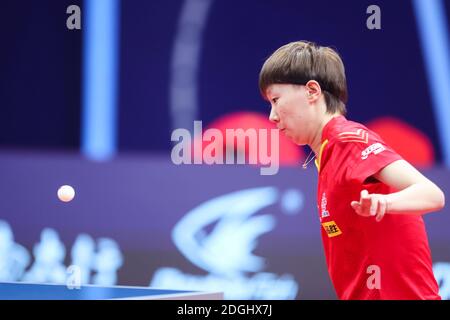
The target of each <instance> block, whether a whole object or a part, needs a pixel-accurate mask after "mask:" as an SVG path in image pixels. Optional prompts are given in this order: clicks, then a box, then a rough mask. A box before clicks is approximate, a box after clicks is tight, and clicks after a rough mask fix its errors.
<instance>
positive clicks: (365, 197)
mask: <svg viewBox="0 0 450 320" xmlns="http://www.w3.org/2000/svg"><path fill="white" fill-rule="evenodd" d="M351 206H352V208H353V210H355V211H356V213H357V214H359V215H360V216H363V217H375V220H376V221H381V219H383V217H384V214H385V213H386V211H387V201H386V196H385V195H384V194H377V193H372V194H369V192H368V191H367V190H362V191H361V198H360V199H359V202H358V201H352V202H351Z"/></svg>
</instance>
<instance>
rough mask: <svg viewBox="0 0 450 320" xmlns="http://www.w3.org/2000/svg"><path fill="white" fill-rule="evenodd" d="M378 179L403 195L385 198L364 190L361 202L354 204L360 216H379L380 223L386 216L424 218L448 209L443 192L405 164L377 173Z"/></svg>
mask: <svg viewBox="0 0 450 320" xmlns="http://www.w3.org/2000/svg"><path fill="white" fill-rule="evenodd" d="M374 178H376V179H377V180H379V181H381V182H383V183H385V184H387V185H389V186H391V187H393V188H395V189H397V190H400V191H398V192H395V193H391V194H387V195H381V194H368V192H367V191H366V190H363V191H362V192H361V198H360V201H359V202H358V201H352V203H351V206H352V207H353V209H354V210H355V211H356V212H357V213H358V214H360V215H363V216H375V215H376V220H377V221H380V220H381V219H382V218H383V216H384V214H385V213H389V214H424V213H427V212H431V211H436V210H440V209H442V208H443V207H444V205H445V195H444V193H443V192H442V190H441V189H440V188H439V187H438V186H436V185H435V184H434V183H433V182H432V181H430V180H429V179H428V178H426V177H425V176H424V175H422V174H421V173H420V172H419V171H418V170H417V169H416V168H414V167H413V166H412V165H410V164H409V163H408V162H407V161H405V160H397V161H394V162H393V163H391V164H389V165H387V166H386V167H384V168H383V169H381V170H380V171H378V172H377V173H375V174H374Z"/></svg>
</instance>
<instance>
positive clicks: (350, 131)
mask: <svg viewBox="0 0 450 320" xmlns="http://www.w3.org/2000/svg"><path fill="white" fill-rule="evenodd" d="M373 134H374V133H373V132H372V131H371V130H369V129H368V128H367V127H366V126H364V125H363V124H361V123H359V122H355V121H350V120H346V121H343V122H341V123H339V125H337V126H336V127H335V128H334V130H333V134H332V137H331V139H330V143H333V144H337V145H341V146H342V145H347V144H354V143H357V144H363V145H364V144H367V143H369V137H372V136H373Z"/></svg>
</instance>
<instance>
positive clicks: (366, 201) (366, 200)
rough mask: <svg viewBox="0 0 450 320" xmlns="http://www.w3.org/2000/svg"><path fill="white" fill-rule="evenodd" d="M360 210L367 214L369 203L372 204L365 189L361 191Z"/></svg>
mask: <svg viewBox="0 0 450 320" xmlns="http://www.w3.org/2000/svg"><path fill="white" fill-rule="evenodd" d="M360 203H361V211H362V212H366V213H367V215H369V214H370V213H369V211H370V205H371V204H372V200H371V198H370V196H369V192H368V191H367V190H363V191H361V200H360Z"/></svg>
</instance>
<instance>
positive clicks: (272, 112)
mask: <svg viewBox="0 0 450 320" xmlns="http://www.w3.org/2000/svg"><path fill="white" fill-rule="evenodd" d="M269 120H270V121H272V122H275V123H276V122H278V121H280V118H279V117H278V115H277V113H276V112H275V109H274V108H273V107H272V109H270V115H269Z"/></svg>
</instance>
